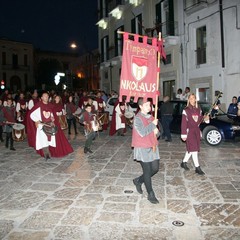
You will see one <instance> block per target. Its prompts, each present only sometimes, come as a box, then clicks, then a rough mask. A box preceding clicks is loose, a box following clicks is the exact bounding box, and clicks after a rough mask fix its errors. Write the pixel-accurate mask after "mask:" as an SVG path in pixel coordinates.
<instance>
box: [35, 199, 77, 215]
mask: <svg viewBox="0 0 240 240" xmlns="http://www.w3.org/2000/svg"><path fill="white" fill-rule="evenodd" d="M71 204H73V201H72V200H63V199H61V200H54V199H47V200H46V201H45V202H43V203H42V204H41V205H40V206H39V207H38V210H43V211H54V212H64V211H65V210H66V209H68V208H69V207H70V205H71Z"/></svg>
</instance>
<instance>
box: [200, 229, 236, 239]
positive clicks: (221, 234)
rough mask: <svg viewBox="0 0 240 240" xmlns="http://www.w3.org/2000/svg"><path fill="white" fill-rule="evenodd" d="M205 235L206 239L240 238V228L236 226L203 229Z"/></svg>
mask: <svg viewBox="0 0 240 240" xmlns="http://www.w3.org/2000/svg"><path fill="white" fill-rule="evenodd" d="M202 232H203V235H204V239H205V240H219V239H221V240H230V239H231V240H239V239H240V229H236V228H221V227H218V228H211V229H206V230H204V229H203V231H202Z"/></svg>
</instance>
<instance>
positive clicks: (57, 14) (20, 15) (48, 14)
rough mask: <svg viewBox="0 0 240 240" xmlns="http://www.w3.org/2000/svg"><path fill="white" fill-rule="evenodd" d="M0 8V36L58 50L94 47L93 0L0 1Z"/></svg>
mask: <svg viewBox="0 0 240 240" xmlns="http://www.w3.org/2000/svg"><path fill="white" fill-rule="evenodd" d="M0 10H1V14H0V38H7V39H10V40H16V41H22V42H29V43H32V44H33V45H34V47H35V48H40V49H41V50H50V51H60V52H73V51H79V52H82V53H83V52H86V51H89V50H93V49H95V48H97V47H98V36H97V26H96V23H97V0H0ZM71 42H75V43H76V44H77V45H78V49H75V50H73V49H71V48H70V44H71Z"/></svg>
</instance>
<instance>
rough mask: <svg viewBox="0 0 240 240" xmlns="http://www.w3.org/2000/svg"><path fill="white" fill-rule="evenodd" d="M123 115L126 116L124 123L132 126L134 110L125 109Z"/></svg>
mask: <svg viewBox="0 0 240 240" xmlns="http://www.w3.org/2000/svg"><path fill="white" fill-rule="evenodd" d="M124 116H125V118H126V124H127V125H128V126H129V127H130V128H132V126H133V118H134V112H131V111H126V112H125V113H124Z"/></svg>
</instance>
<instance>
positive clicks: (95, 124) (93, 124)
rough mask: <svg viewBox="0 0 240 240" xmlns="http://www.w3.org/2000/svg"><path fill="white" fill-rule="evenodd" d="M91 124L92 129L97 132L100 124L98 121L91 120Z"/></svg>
mask: <svg viewBox="0 0 240 240" xmlns="http://www.w3.org/2000/svg"><path fill="white" fill-rule="evenodd" d="M91 126H92V130H93V131H94V132H97V131H98V130H99V124H98V122H97V121H95V120H93V121H91Z"/></svg>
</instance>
